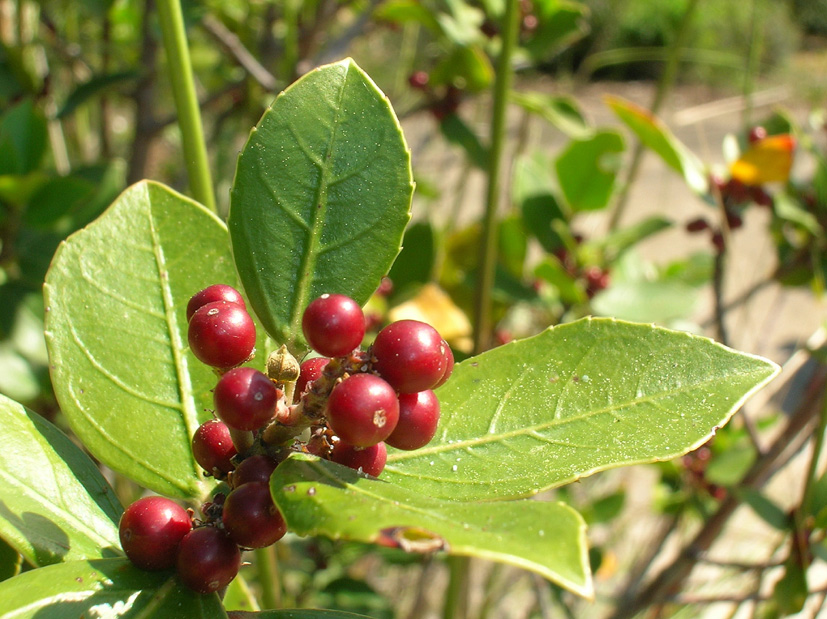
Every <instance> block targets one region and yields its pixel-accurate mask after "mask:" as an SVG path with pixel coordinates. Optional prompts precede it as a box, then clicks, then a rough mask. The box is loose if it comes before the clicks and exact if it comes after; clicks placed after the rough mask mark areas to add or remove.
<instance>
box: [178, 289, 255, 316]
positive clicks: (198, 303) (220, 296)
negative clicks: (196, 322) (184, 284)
mask: <svg viewBox="0 0 827 619" xmlns="http://www.w3.org/2000/svg"><path fill="white" fill-rule="evenodd" d="M214 301H226V302H227V303H235V304H236V305H240V306H241V307H243V308H244V309H245V310H246V309H247V304H246V303H244V299H243V298H242V296H241V293H240V292H239V291H238V290H236V289H235V288H233V287H232V286H228V285H227V284H213V285H212V286H207V287H206V288H204V290H201V291H200V292H196V293H195V294H194V295H192V298H191V299H190V300H189V303H187V321H188V322H189V319H190V318H192V315H193V314H194V313H195V310H197V309H198V308H199V307H202V306H204V305H206V304H207V303H213V302H214Z"/></svg>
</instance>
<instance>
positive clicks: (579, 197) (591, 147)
mask: <svg viewBox="0 0 827 619" xmlns="http://www.w3.org/2000/svg"><path fill="white" fill-rule="evenodd" d="M623 148H624V145H623V138H622V137H621V136H620V134H619V133H617V132H615V131H600V132H598V133H595V134H594V136H592V137H590V138H584V139H582V140H572V141H571V143H570V144H569V146H568V147H567V148H566V149H565V150H564V151H563V153H562V154H561V155H560V156H559V157H558V158H557V162H556V164H555V165H556V168H557V179H558V183H559V185H560V189H561V190H562V192H563V196H564V197H565V199H566V202H568V204H569V206H570V207H571V208H572V210H573V211H593V210H599V209H602V208H605V207H606V205H607V204H608V203H609V199H610V198H611V197H612V192H613V191H614V185H615V178H616V177H617V171H618V169H619V167H620V157H619V154H620V153H622V152H623Z"/></svg>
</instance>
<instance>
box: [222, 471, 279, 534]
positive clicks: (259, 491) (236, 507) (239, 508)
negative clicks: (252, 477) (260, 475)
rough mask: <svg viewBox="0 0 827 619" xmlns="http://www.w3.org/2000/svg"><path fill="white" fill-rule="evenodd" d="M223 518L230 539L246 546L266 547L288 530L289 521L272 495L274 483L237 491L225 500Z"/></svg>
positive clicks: (245, 485) (254, 484) (241, 487)
mask: <svg viewBox="0 0 827 619" xmlns="http://www.w3.org/2000/svg"><path fill="white" fill-rule="evenodd" d="M221 520H222V522H223V523H224V529H225V530H226V531H227V533H228V534H229V536H230V538H231V539H232V540H233V541H234V542H235V543H236V544H238V545H239V546H241V547H243V548H264V547H265V546H269V545H270V544H275V543H276V542H277V541H279V540H280V539H281V538H282V537H284V534H285V533H286V532H287V524H286V523H285V522H284V518H283V517H282V515H281V512H280V511H279V510H278V508H277V507H276V505H275V503H273V497H272V496H271V495H270V485H269V484H264V483H261V482H252V483H249V484H244V485H242V486H239V487H238V488H236V489H235V490H233V491H232V492H231V493H230V494H229V496H227V500H226V501H224V513H223V515H222V517H221Z"/></svg>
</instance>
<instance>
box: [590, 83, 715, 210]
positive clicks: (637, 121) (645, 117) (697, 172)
mask: <svg viewBox="0 0 827 619" xmlns="http://www.w3.org/2000/svg"><path fill="white" fill-rule="evenodd" d="M606 103H607V104H608V105H609V107H610V108H612V110H613V111H614V113H615V114H617V116H618V118H620V120H622V121H623V122H624V123H625V124H626V126H627V127H629V129H631V130H632V131H633V132H634V133H635V135H636V136H637V138H638V139H639V140H640V141H641V143H642V144H643V145H644V146H646V147H647V148H650V149H651V150H652V151H654V152H655V153H656V154H657V155H658V156H659V157H660V158H661V159H662V160H663V161H664V162H665V163H666V165H668V166H669V167H670V168H672V169H673V170H675V171H676V172H678V174H680V175H682V176H683V177H684V180H686V183H687V185H689V188H690V189H692V190H693V191H695V192H697V193H699V194H705V193H707V191H708V190H709V182H708V180H707V175H706V172H705V170H704V166H703V164H702V163H701V161H700V160H699V159H698V158H697V157H696V156H695V155H694V154H693V153H692V152H691V151H690V150H689V149H688V148H687V147H686V146H685V145H684V144H683V142H681V141H680V140H678V138H676V137H675V135H674V134H673V133H672V132H671V131H669V129H668V128H667V127H665V126H664V125H663V123H661V121H660V120H659V119H658V118H656V117H655V116H654V115H652V114H651V113H650V112H648V111H647V110H645V109H643V108H642V107H640V106H638V105H635V104H634V103H632V102H630V101H626V100H624V99H621V98H620V97H606Z"/></svg>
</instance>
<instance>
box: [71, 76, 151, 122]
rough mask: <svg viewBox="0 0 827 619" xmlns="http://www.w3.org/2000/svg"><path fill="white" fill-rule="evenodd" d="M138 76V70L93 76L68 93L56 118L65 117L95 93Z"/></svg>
mask: <svg viewBox="0 0 827 619" xmlns="http://www.w3.org/2000/svg"><path fill="white" fill-rule="evenodd" d="M139 76H140V72H138V71H121V72H118V73H109V74H106V75H95V76H93V77H92V78H90V79H89V80H87V81H85V82H84V83H82V84H80V85H79V86H78V87H77V88H75V89H74V90H73V91H72V92H71V93H70V94H69V96H68V97H67V99H66V102H65V103H64V104H63V107H62V108H60V111H59V112H58V113H57V118H58V119H62V118H65V117H66V116H68V115H69V114H71V113H72V112H74V111H75V110H76V109H77V108H78V107H79V106H80V105H82V104H83V103H85V102H86V101H87V100H89V99H91V98H92V97H94V96H95V95H97V94H99V93H102V92H105V91H106V90H109V89H111V88H113V87H114V86H118V85H120V84H124V83H127V82H132V81H135V80H137V78H138V77H139Z"/></svg>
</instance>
